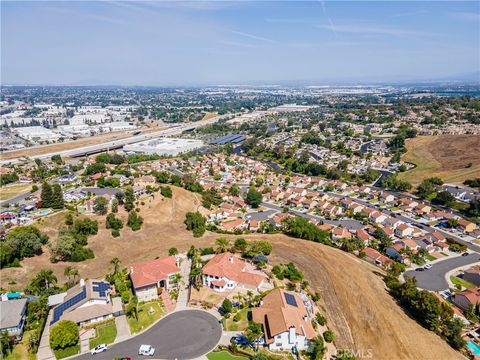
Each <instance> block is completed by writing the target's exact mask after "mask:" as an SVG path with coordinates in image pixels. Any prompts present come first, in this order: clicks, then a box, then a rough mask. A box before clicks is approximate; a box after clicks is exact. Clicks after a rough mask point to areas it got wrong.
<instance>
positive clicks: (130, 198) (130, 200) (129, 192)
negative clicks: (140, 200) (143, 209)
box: [124, 186, 135, 212]
mask: <svg viewBox="0 0 480 360" xmlns="http://www.w3.org/2000/svg"><path fill="white" fill-rule="evenodd" d="M124 206H125V210H127V211H128V212H130V211H132V210H133V208H134V207H135V194H134V193H133V188H132V187H131V186H129V187H127V188H126V189H125V204H124Z"/></svg>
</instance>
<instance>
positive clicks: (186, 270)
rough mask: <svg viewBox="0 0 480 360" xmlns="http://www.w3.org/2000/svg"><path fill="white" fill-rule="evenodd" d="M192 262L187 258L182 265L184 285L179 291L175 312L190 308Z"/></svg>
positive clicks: (181, 272)
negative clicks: (189, 288) (189, 291)
mask: <svg viewBox="0 0 480 360" xmlns="http://www.w3.org/2000/svg"><path fill="white" fill-rule="evenodd" d="M191 267H192V261H191V260H190V259H189V258H188V257H185V258H183V261H182V264H181V265H180V274H181V275H182V283H180V286H179V289H178V299H177V305H176V307H175V311H179V310H185V309H187V308H188V284H189V282H190V270H191Z"/></svg>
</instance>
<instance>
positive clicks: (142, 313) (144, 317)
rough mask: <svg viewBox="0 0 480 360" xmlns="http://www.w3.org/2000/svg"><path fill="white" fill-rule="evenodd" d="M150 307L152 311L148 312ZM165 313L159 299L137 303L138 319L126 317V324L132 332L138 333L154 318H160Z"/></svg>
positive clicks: (154, 319) (151, 322)
mask: <svg viewBox="0 0 480 360" xmlns="http://www.w3.org/2000/svg"><path fill="white" fill-rule="evenodd" d="M150 308H152V309H153V312H152V313H150ZM165 313H166V311H165V308H164V307H163V304H162V302H161V301H160V300H156V301H150V302H148V303H144V304H140V305H138V321H137V320H136V319H135V317H131V318H128V325H129V326H130V332H131V333H132V334H135V333H138V332H140V331H142V330H143V329H145V328H147V327H148V326H149V325H151V324H153V323H154V322H155V321H156V320H158V319H160V318H161V317H162V316H164V315H165Z"/></svg>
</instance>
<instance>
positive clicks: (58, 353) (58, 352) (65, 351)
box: [53, 345, 80, 359]
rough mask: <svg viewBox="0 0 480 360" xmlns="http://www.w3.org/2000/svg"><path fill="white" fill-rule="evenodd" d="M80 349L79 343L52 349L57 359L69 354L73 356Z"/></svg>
mask: <svg viewBox="0 0 480 360" xmlns="http://www.w3.org/2000/svg"><path fill="white" fill-rule="evenodd" d="M79 351H80V345H75V346H72V347H68V348H66V349H60V350H53V353H54V354H55V357H56V358H57V359H63V358H66V357H69V356H73V355H76V354H78V352H79Z"/></svg>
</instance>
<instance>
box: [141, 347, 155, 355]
mask: <svg viewBox="0 0 480 360" xmlns="http://www.w3.org/2000/svg"><path fill="white" fill-rule="evenodd" d="M153 354H155V348H154V347H153V346H152V345H140V348H139V349H138V355H145V356H153Z"/></svg>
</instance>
